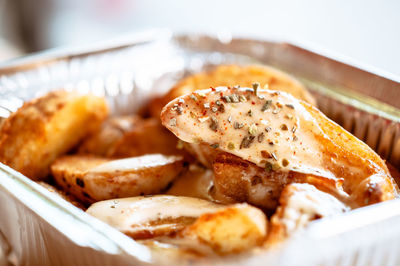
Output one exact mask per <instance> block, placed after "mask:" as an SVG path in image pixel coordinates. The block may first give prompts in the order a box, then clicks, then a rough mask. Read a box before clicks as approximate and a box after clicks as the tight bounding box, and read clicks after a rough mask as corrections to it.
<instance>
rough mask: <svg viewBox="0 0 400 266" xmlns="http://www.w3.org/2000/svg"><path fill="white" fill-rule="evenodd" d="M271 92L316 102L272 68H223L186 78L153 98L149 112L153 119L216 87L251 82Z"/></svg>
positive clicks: (304, 90) (298, 85) (295, 81)
mask: <svg viewBox="0 0 400 266" xmlns="http://www.w3.org/2000/svg"><path fill="white" fill-rule="evenodd" d="M255 81H257V82H259V83H260V85H261V87H264V86H268V88H269V89H271V90H278V91H285V92H288V93H291V94H292V95H293V96H295V97H296V98H298V99H301V100H303V101H306V102H308V103H310V104H312V105H315V103H316V102H315V99H314V98H313V97H312V96H311V94H310V93H309V92H308V91H307V90H306V88H305V87H304V86H303V85H302V84H301V83H300V82H299V81H298V80H296V79H295V78H293V77H291V76H290V75H288V74H286V73H284V72H282V71H279V70H277V69H275V68H272V67H268V66H261V65H248V66H238V65H222V66H218V67H216V68H215V69H213V70H211V71H207V72H203V73H198V74H195V75H191V76H188V77H187V78H184V79H182V80H181V81H180V82H179V83H178V84H176V85H175V86H174V87H173V88H172V89H171V90H170V91H169V92H168V93H167V94H166V95H164V96H162V97H159V98H155V99H154V100H153V101H152V102H151V103H150V104H149V109H150V113H151V115H152V116H153V117H157V118H158V117H159V116H160V112H161V110H162V108H163V107H164V106H165V105H166V104H167V103H168V102H170V101H172V100H173V99H175V98H177V97H179V96H182V95H185V94H188V93H191V92H194V91H196V90H201V89H205V88H209V87H210V86H211V87H217V86H236V85H239V86H242V87H251V86H252V84H253V82H255Z"/></svg>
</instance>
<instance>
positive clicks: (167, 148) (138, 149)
mask: <svg viewBox="0 0 400 266" xmlns="http://www.w3.org/2000/svg"><path fill="white" fill-rule="evenodd" d="M177 144H178V138H176V137H175V136H174V135H173V134H172V133H171V132H169V131H168V130H167V129H165V128H164V127H163V126H162V125H161V124H160V121H159V119H154V118H151V119H146V120H143V121H141V122H140V123H137V124H136V126H135V127H134V128H133V129H132V130H130V131H129V132H126V133H125V134H124V135H123V136H122V137H121V138H120V139H119V140H118V141H117V142H116V143H115V145H113V147H112V148H110V150H109V152H108V154H107V156H109V157H117V158H122V157H133V156H139V155H144V154H153V153H161V154H166V155H175V154H183V150H181V149H178V148H177Z"/></svg>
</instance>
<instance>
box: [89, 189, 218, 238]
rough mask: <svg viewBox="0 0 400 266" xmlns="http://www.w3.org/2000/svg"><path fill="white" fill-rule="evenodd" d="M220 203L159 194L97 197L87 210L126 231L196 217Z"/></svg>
mask: <svg viewBox="0 0 400 266" xmlns="http://www.w3.org/2000/svg"><path fill="white" fill-rule="evenodd" d="M221 207H223V206H222V205H218V204H215V203H212V202H209V201H206V200H202V199H196V198H189V197H175V196H165V195H159V196H152V197H132V198H123V199H115V200H106V201H100V202H97V203H94V204H93V205H92V206H90V208H89V209H87V211H86V212H87V213H89V214H90V215H92V216H94V217H96V218H98V219H100V220H102V221H104V222H106V223H108V224H109V225H111V226H113V227H115V228H117V229H118V230H120V231H122V232H129V231H131V230H133V227H138V226H146V225H147V224H148V223H149V222H151V221H156V220H162V219H167V218H179V217H198V216H200V215H201V214H203V213H207V212H213V211H216V210H218V209H219V208H221Z"/></svg>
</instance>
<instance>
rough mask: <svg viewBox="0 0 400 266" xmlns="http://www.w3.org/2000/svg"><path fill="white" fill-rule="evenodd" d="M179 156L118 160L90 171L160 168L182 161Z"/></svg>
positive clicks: (150, 156)
mask: <svg viewBox="0 0 400 266" xmlns="http://www.w3.org/2000/svg"><path fill="white" fill-rule="evenodd" d="M182 159H183V158H182V157H181V156H166V155H162V154H150V155H144V156H138V157H132V158H126V159H120V160H113V161H110V162H107V163H103V164H101V165H99V166H96V167H94V168H92V169H91V170H90V172H95V173H105V172H114V171H120V172H124V171H132V170H137V169H143V168H147V167H156V166H162V165H166V164H170V163H174V162H176V161H179V160H182Z"/></svg>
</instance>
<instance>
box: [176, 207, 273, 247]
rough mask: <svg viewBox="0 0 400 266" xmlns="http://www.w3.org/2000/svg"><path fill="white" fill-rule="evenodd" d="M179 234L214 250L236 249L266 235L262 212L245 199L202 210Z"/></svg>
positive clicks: (248, 245)
mask: <svg viewBox="0 0 400 266" xmlns="http://www.w3.org/2000/svg"><path fill="white" fill-rule="evenodd" d="M180 236H181V237H183V238H188V239H191V238H193V239H196V240H198V241H199V242H200V243H203V244H206V245H208V246H210V247H211V248H212V249H213V250H214V251H215V252H216V253H218V254H228V253H239V252H243V251H247V250H249V249H251V248H254V247H256V246H260V245H262V243H263V242H264V241H265V239H266V236H267V218H266V216H265V214H264V213H263V212H262V211H261V210H259V209H257V208H255V207H252V206H250V205H248V204H246V203H242V204H236V205H231V206H228V207H226V208H223V209H220V210H216V211H214V212H210V213H205V214H202V215H201V216H200V217H199V218H198V219H197V220H196V221H195V222H194V224H192V225H190V226H189V227H187V228H186V229H184V230H183V231H182V232H181V233H180Z"/></svg>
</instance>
